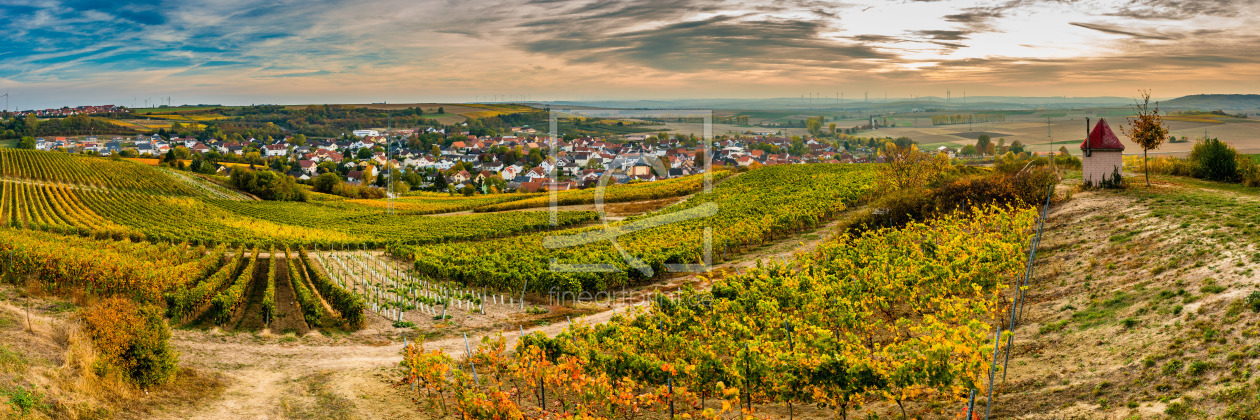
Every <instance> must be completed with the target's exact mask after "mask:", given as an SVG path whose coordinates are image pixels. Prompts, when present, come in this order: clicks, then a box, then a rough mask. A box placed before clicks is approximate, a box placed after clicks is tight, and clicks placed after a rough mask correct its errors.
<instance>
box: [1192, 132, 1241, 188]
mask: <svg viewBox="0 0 1260 420" xmlns="http://www.w3.org/2000/svg"><path fill="white" fill-rule="evenodd" d="M1190 161H1191V162H1193V163H1194V177H1195V178H1203V179H1207V180H1212V181H1226V182H1233V181H1237V180H1238V152H1237V151H1235V150H1234V148H1233V147H1230V146H1229V145H1228V144H1226V143H1225V142H1223V141H1221V140H1220V139H1201V140H1199V142H1198V143H1195V145H1194V150H1191V151H1190Z"/></svg>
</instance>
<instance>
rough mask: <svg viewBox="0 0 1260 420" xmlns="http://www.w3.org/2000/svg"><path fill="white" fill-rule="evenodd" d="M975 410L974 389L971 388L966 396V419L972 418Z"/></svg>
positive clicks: (970, 419)
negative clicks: (969, 394)
mask: <svg viewBox="0 0 1260 420" xmlns="http://www.w3.org/2000/svg"><path fill="white" fill-rule="evenodd" d="M975 412H976V389H975V388H972V389H971V396H970V397H968V398H967V420H972V419H973V418H974V417H973V416H974V415H975Z"/></svg>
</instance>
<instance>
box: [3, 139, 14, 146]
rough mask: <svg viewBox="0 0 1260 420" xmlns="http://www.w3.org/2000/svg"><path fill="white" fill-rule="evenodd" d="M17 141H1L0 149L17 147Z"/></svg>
mask: <svg viewBox="0 0 1260 420" xmlns="http://www.w3.org/2000/svg"><path fill="white" fill-rule="evenodd" d="M17 142H18V141H17V139H8V140H0V147H17Z"/></svg>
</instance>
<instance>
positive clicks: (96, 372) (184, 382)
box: [0, 288, 223, 419]
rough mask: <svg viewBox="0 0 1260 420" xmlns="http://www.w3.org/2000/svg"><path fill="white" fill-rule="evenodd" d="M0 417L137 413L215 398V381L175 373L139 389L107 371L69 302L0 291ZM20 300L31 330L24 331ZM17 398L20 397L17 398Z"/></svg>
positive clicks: (217, 385)
mask: <svg viewBox="0 0 1260 420" xmlns="http://www.w3.org/2000/svg"><path fill="white" fill-rule="evenodd" d="M6 295H9V296H12V295H16V298H15V299H12V300H6V301H0V343H4V344H3V345H0V418H8V417H22V416H25V417H26V418H58V419H80V418H102V417H141V416H143V415H144V414H145V413H147V412H149V411H150V410H151V409H152V408H153V407H155V406H159V405H163V404H170V403H176V402H178V403H185V402H191V401H196V400H201V399H204V398H206V397H208V396H212V395H215V394H216V393H218V392H220V390H221V389H222V388H223V384H222V381H221V380H218V379H216V378H209V377H204V376H203V375H201V374H199V373H198V372H192V371H181V372H180V373H179V375H178V376H177V379H176V380H175V381H174V382H173V383H171V384H168V385H165V386H162V387H159V388H155V389H150V390H141V389H136V388H135V387H133V386H131V385H129V384H127V383H125V382H124V381H123V380H122V378H121V375H120V374H118V373H117V372H114V373H106V372H105V371H106V369H101V366H100V364H99V363H98V357H97V351H96V348H95V347H94V346H93V344H92V342H91V340H90V339H89V338H88V337H87V335H86V334H85V333H84V331H83V329H82V327H81V325H80V324H79V321H78V315H77V311H74V310H67V308H68V307H69V306H68V305H69V304H68V303H65V302H60V303H59V301H56V300H48V299H40V298H28V297H23V296H26V293H24V292H23V291H20V290H15V289H12V288H5V289H0V296H6ZM26 299H31V302H30V303H31V306H32V309H31V311H30V320H31V327H32V330H33V331H27V329H26V321H25V320H26V310H25V308H24V306H25V303H26ZM19 399H22V400H23V401H21V402H20V401H18V400H19Z"/></svg>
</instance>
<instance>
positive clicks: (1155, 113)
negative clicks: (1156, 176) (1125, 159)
mask: <svg viewBox="0 0 1260 420" xmlns="http://www.w3.org/2000/svg"><path fill="white" fill-rule="evenodd" d="M1139 92H1141V94H1142V102H1138V101H1137V99H1134V100H1133V111H1134V112H1137V115H1136V116H1135V118H1134V119H1132V120H1129V126H1128V127H1121V129H1123V130H1124V134H1125V135H1127V136H1129V138H1130V139H1132V140H1133V142H1134V143H1137V144H1138V146H1141V147H1142V171H1144V172H1146V185H1147V186H1148V187H1149V186H1150V185H1151V171H1150V167H1149V166H1148V165H1147V163H1146V152H1147V151H1148V150H1152V149H1158V148H1159V146H1160V145H1161V144H1164V140H1165V139H1166V138H1167V137H1168V127H1166V126H1164V118H1163V117H1160V115H1159V102H1155V107H1154V108H1151V91H1149V90H1143V91H1139Z"/></svg>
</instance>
